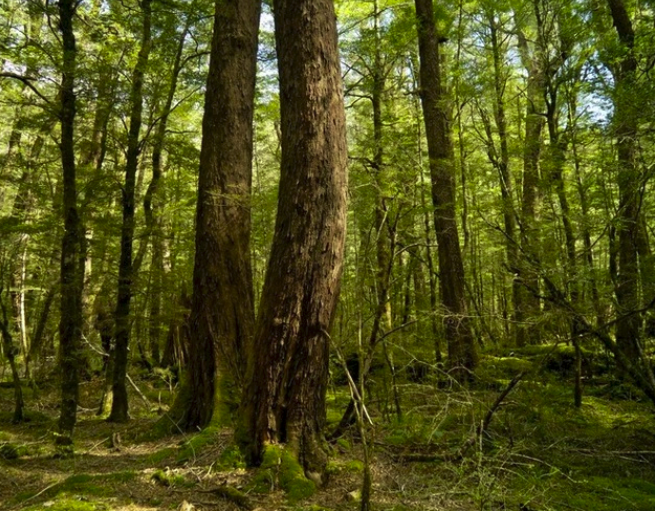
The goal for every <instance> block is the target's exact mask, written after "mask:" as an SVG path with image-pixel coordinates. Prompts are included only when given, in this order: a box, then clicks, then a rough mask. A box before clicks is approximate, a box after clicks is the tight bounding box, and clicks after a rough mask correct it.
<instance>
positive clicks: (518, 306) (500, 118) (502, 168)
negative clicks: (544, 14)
mask: <svg viewBox="0 0 655 511" xmlns="http://www.w3.org/2000/svg"><path fill="white" fill-rule="evenodd" d="M488 19H489V27H490V35H491V51H492V53H493V62H494V93H495V96H494V118H495V121H496V129H497V130H498V140H499V143H500V155H499V158H497V159H496V160H495V161H496V162H497V165H496V167H497V169H498V177H499V179H500V193H501V197H502V204H503V223H504V227H505V235H506V236H507V240H506V245H505V246H506V249H505V250H506V257H507V266H508V267H509V270H510V273H511V275H512V307H513V308H512V310H513V313H512V324H513V325H514V328H512V333H513V335H514V340H515V342H516V344H520V343H521V342H522V341H521V339H520V334H519V329H517V328H516V325H517V323H518V319H517V317H516V315H517V311H520V310H522V307H523V305H522V303H521V299H522V296H523V295H522V294H521V282H520V280H519V279H518V277H517V273H518V264H519V257H518V240H517V239H516V232H515V231H516V211H515V208H514V199H513V193H512V187H513V186H512V175H511V172H510V167H509V142H508V136H507V115H506V113H505V80H504V77H503V62H502V60H503V54H502V51H503V50H502V48H501V43H500V40H499V38H498V30H499V27H498V22H497V21H496V18H495V15H494V14H493V13H492V14H489V18H488Z"/></svg>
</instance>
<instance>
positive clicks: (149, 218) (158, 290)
mask: <svg viewBox="0 0 655 511" xmlns="http://www.w3.org/2000/svg"><path fill="white" fill-rule="evenodd" d="M188 33H189V27H188V20H187V22H186V24H185V26H184V27H183V29H182V32H181V33H180V37H179V41H178V45H177V51H176V53H175V60H174V62H173V70H172V72H171V82H170V84H169V87H168V93H167V95H166V101H165V103H164V106H163V107H162V110H161V113H160V115H159V124H158V125H157V130H156V132H155V136H154V139H153V143H152V179H151V180H150V183H149V184H148V188H147V190H146V193H145V196H144V198H143V211H144V214H145V220H146V229H145V233H143V236H142V240H141V245H140V246H139V251H138V253H137V255H136V258H135V260H134V271H135V272H138V271H139V268H140V267H141V263H142V261H143V258H144V256H145V253H146V251H147V248H148V242H149V241H151V242H152V256H151V265H150V293H149V298H150V307H149V314H148V341H149V342H148V344H149V351H150V354H149V355H150V358H151V359H152V362H153V363H154V364H155V365H159V359H160V355H159V352H160V350H159V339H160V337H161V335H160V333H161V328H160V327H161V317H160V311H161V300H162V299H161V294H162V286H163V280H162V279H163V273H164V254H163V252H164V249H163V247H162V243H163V239H162V238H163V232H162V227H161V219H160V213H159V209H160V205H161V203H162V198H161V197H159V195H160V194H161V192H160V190H159V188H160V181H161V178H162V168H161V167H162V164H161V160H162V153H163V151H164V139H165V136H166V128H167V126H168V118H169V116H170V114H171V111H172V108H173V99H174V98H175V92H176V90H177V82H178V79H179V76H180V71H181V70H182V63H183V62H182V53H183V51H184V43H185V41H186V38H187V35H188Z"/></svg>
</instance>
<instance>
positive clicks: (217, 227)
mask: <svg viewBox="0 0 655 511" xmlns="http://www.w3.org/2000/svg"><path fill="white" fill-rule="evenodd" d="M259 14H260V3H259V1H258V0H227V1H217V2H216V15H215V19H214V38H213V40H212V53H211V60H210V64H209V78H208V81H207V93H206V96H205V116H204V118H203V139H202V148H201V153H200V176H199V183H198V205H197V211H196V256H195V264H194V272H193V298H192V304H191V319H190V324H191V340H190V341H191V349H190V353H189V355H190V360H189V364H188V368H187V371H186V378H185V381H184V386H183V390H182V391H181V392H180V394H179V395H178V396H177V398H176V401H175V404H174V405H173V408H172V410H171V414H172V416H173V418H174V420H175V421H176V422H178V425H179V426H180V427H181V428H183V429H193V428H197V427H203V426H206V425H207V424H209V422H210V420H211V419H212V416H213V415H214V413H215V412H214V405H215V403H217V404H218V406H219V409H218V410H217V411H216V413H217V414H218V417H217V418H218V419H219V420H221V421H225V420H226V419H229V418H230V415H231V414H232V413H233V412H234V411H235V410H236V407H237V402H238V396H239V392H238V389H239V388H240V387H241V385H242V384H243V378H244V375H245V371H246V355H247V352H248V350H249V349H250V345H251V343H252V333H253V330H254V322H255V321H254V319H255V312H254V293H253V283H252V267H251V262H250V190H251V181H252V148H253V130H252V120H253V108H254V107H253V105H254V94H255V69H256V56H257V32H258V27H259ZM217 357H218V371H219V382H218V387H219V388H218V391H219V392H218V396H216V383H215V379H216V371H217ZM258 370H259V369H258Z"/></svg>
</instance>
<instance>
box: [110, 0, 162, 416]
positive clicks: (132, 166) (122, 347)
mask: <svg viewBox="0 0 655 511" xmlns="http://www.w3.org/2000/svg"><path fill="white" fill-rule="evenodd" d="M151 2H152V0H142V2H141V13H142V16H143V31H142V34H141V48H140V50H139V55H138V57H137V62H136V65H135V67H134V71H133V72H132V89H131V91H130V129H129V134H128V139H127V161H126V163H125V186H124V188H123V225H122V228H121V255H120V262H119V267H118V299H117V303H116V313H115V316H114V317H115V321H116V334H115V340H116V345H115V349H114V375H113V385H112V390H113V401H112V407H111V414H110V415H109V418H108V420H109V421H111V422H126V421H127V420H128V419H129V413H128V412H129V405H128V400H127V386H126V384H125V377H126V374H127V354H128V345H129V342H130V303H131V300H132V283H133V279H134V271H133V265H132V244H133V242H134V195H135V185H136V171H137V167H138V163H139V154H140V152H141V145H140V140H139V132H140V131H141V118H142V111H143V82H144V76H145V72H146V68H147V67H148V57H149V55H150V47H151V44H152V41H151V26H150V25H151V18H152V8H151Z"/></svg>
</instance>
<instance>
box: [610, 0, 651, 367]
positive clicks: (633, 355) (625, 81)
mask: <svg viewBox="0 0 655 511" xmlns="http://www.w3.org/2000/svg"><path fill="white" fill-rule="evenodd" d="M608 6H609V8H610V13H611V16H612V22H613V24H614V28H615V29H616V33H617V34H618V37H619V41H620V45H621V51H622V55H621V57H620V58H619V61H618V63H617V65H616V66H615V67H614V68H613V69H612V72H613V74H614V80H615V83H616V86H615V90H614V98H613V100H614V119H613V122H614V130H615V137H616V151H617V166H618V185H619V207H618V212H617V216H616V226H617V231H618V236H619V246H618V253H619V271H618V274H617V277H616V290H615V292H616V300H617V303H618V312H619V314H620V317H619V321H618V323H617V325H616V342H617V345H618V347H619V349H620V350H622V351H623V352H624V354H625V356H626V357H627V358H628V359H629V360H631V361H636V360H638V358H639V355H640V347H639V343H640V341H639V337H640V330H641V328H640V322H641V319H640V315H639V314H637V313H636V311H637V310H638V309H639V308H640V307H639V305H640V303H639V284H638V282H639V265H638V264H639V263H638V247H637V244H638V237H639V216H640V188H641V186H642V185H643V179H642V178H640V175H639V171H638V169H637V165H636V145H637V123H638V119H639V116H638V114H637V108H638V102H637V101H636V97H635V92H636V90H635V89H636V87H637V83H636V71H637V58H636V55H635V48H634V42H635V33H634V29H633V27H632V22H631V21H630V16H629V15H628V12H627V10H626V8H625V4H624V3H623V1H622V0H608Z"/></svg>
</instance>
